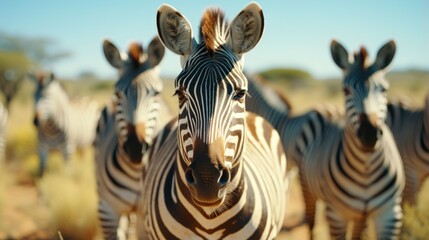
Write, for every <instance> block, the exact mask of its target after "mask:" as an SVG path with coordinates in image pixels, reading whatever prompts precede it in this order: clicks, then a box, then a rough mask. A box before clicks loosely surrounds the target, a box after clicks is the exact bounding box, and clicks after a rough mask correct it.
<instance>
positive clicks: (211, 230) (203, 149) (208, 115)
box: [140, 3, 288, 239]
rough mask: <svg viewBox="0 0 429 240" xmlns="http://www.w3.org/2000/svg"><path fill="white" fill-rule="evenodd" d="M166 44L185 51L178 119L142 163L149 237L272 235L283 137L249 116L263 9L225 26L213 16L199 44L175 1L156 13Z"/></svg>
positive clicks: (283, 183) (279, 198)
mask: <svg viewBox="0 0 429 240" xmlns="http://www.w3.org/2000/svg"><path fill="white" fill-rule="evenodd" d="M157 26H158V34H159V36H160V38H161V41H162V42H163V43H164V45H165V46H166V47H167V48H168V49H170V50H171V51H172V52H174V53H176V54H178V55H180V57H181V65H182V71H181V73H180V74H179V75H178V76H177V78H176V80H175V83H174V84H175V89H176V90H175V95H176V96H177V98H178V101H179V113H178V118H176V119H174V120H172V121H171V122H170V123H169V124H168V125H167V126H166V127H165V128H164V129H163V131H162V132H160V134H158V136H157V138H156V139H155V140H154V144H153V146H152V148H151V149H150V152H149V155H148V156H147V157H145V158H144V161H147V162H148V164H147V165H146V166H147V168H145V169H144V172H143V176H144V180H143V187H142V189H143V193H142V200H141V201H140V203H141V206H140V208H141V210H140V215H141V216H143V222H142V225H141V229H142V231H143V234H144V238H150V239H274V238H275V237H276V236H277V234H278V232H279V231H280V229H281V226H282V224H283V219H284V211H285V207H286V201H285V199H286V193H287V187H288V177H287V175H286V157H285V155H284V152H283V148H282V145H281V143H280V137H279V135H278V133H277V132H276V131H275V130H274V129H273V128H272V126H271V125H270V124H269V123H268V122H267V121H265V120H264V119H263V118H262V117H260V116H257V115H255V114H252V113H250V112H246V110H245V100H246V95H247V89H248V86H247V79H246V77H245V75H244V74H243V71H242V69H243V54H244V53H246V52H248V51H250V50H251V49H252V48H253V47H255V45H256V44H257V43H258V42H259V40H260V38H261V36H262V32H263V26H264V18H263V13H262V9H261V7H260V6H259V5H258V4H257V3H250V4H249V5H247V6H246V7H245V8H244V9H243V10H242V11H241V12H240V13H239V14H238V15H237V16H236V17H235V18H234V20H233V21H232V22H231V23H230V24H227V22H226V20H225V18H224V14H223V12H222V11H221V10H220V9H217V8H209V9H207V10H205V12H204V14H203V17H202V19H201V24H200V41H201V42H200V43H198V42H197V40H195V39H194V38H193V32H192V28H191V26H190V24H189V22H188V21H187V19H186V18H185V17H184V16H183V15H182V14H181V13H180V12H178V11H177V10H176V9H174V8H173V7H171V6H170V5H167V4H164V5H162V6H161V7H160V8H159V9H158V13H157Z"/></svg>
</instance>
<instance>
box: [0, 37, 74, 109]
mask: <svg viewBox="0 0 429 240" xmlns="http://www.w3.org/2000/svg"><path fill="white" fill-rule="evenodd" d="M70 55H71V54H70V53H69V52H67V51H63V50H59V49H58V47H57V44H56V43H55V41H53V40H52V39H49V38H40V37H39V38H29V37H22V36H13V35H8V34H5V33H0V90H1V92H2V93H3V94H4V96H5V105H6V107H7V108H9V105H10V102H11V101H12V99H13V97H14V96H15V94H16V93H17V91H18V89H19V87H20V85H21V83H22V82H23V79H25V77H26V74H27V72H28V71H29V70H30V68H33V69H34V68H36V67H37V68H40V67H42V68H47V67H48V66H49V65H51V64H52V63H55V62H56V61H58V60H60V59H63V58H66V57H69V56H70Z"/></svg>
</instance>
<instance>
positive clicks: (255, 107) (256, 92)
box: [246, 78, 290, 130]
mask: <svg viewBox="0 0 429 240" xmlns="http://www.w3.org/2000/svg"><path fill="white" fill-rule="evenodd" d="M249 94H250V96H249V97H248V98H246V110H247V111H251V112H254V113H256V114H258V115H260V116H261V117H263V118H265V119H266V120H268V121H269V122H270V123H271V125H273V127H274V128H275V129H277V130H280V129H281V128H282V127H284V125H285V123H284V122H285V120H286V119H287V117H288V114H289V112H290V109H289V106H288V105H287V104H286V103H285V102H283V100H281V99H280V97H279V96H278V94H277V93H276V92H274V91H273V90H272V89H270V88H268V87H267V86H263V85H262V84H259V83H257V82H256V81H255V80H253V79H250V78H249Z"/></svg>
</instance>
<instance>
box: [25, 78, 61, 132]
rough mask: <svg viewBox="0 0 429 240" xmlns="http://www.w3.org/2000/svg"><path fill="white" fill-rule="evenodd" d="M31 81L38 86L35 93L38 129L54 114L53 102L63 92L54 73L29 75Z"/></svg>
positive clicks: (34, 119) (35, 118)
mask: <svg viewBox="0 0 429 240" xmlns="http://www.w3.org/2000/svg"><path fill="white" fill-rule="evenodd" d="M29 77H30V79H32V80H33V81H34V82H35V84H36V90H35V91H34V118H33V124H34V126H36V127H38V126H39V124H41V123H45V122H46V121H48V120H49V119H50V118H51V117H52V116H51V115H52V114H53V111H54V110H53V102H54V101H55V100H56V99H57V98H55V97H54V95H61V94H62V93H61V92H62V91H58V88H60V89H61V86H60V84H59V82H57V81H55V76H54V74H53V73H52V72H43V71H39V72H37V73H29Z"/></svg>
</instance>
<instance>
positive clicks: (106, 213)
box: [98, 200, 124, 240]
mask: <svg viewBox="0 0 429 240" xmlns="http://www.w3.org/2000/svg"><path fill="white" fill-rule="evenodd" d="M98 218H99V220H100V224H101V228H102V230H103V236H104V239H106V240H114V239H123V238H119V236H118V227H119V221H120V218H121V215H120V214H119V213H118V212H117V211H115V209H113V208H112V207H111V206H110V205H109V204H108V203H106V202H105V201H102V200H100V201H99V203H98ZM122 224H124V223H122Z"/></svg>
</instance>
